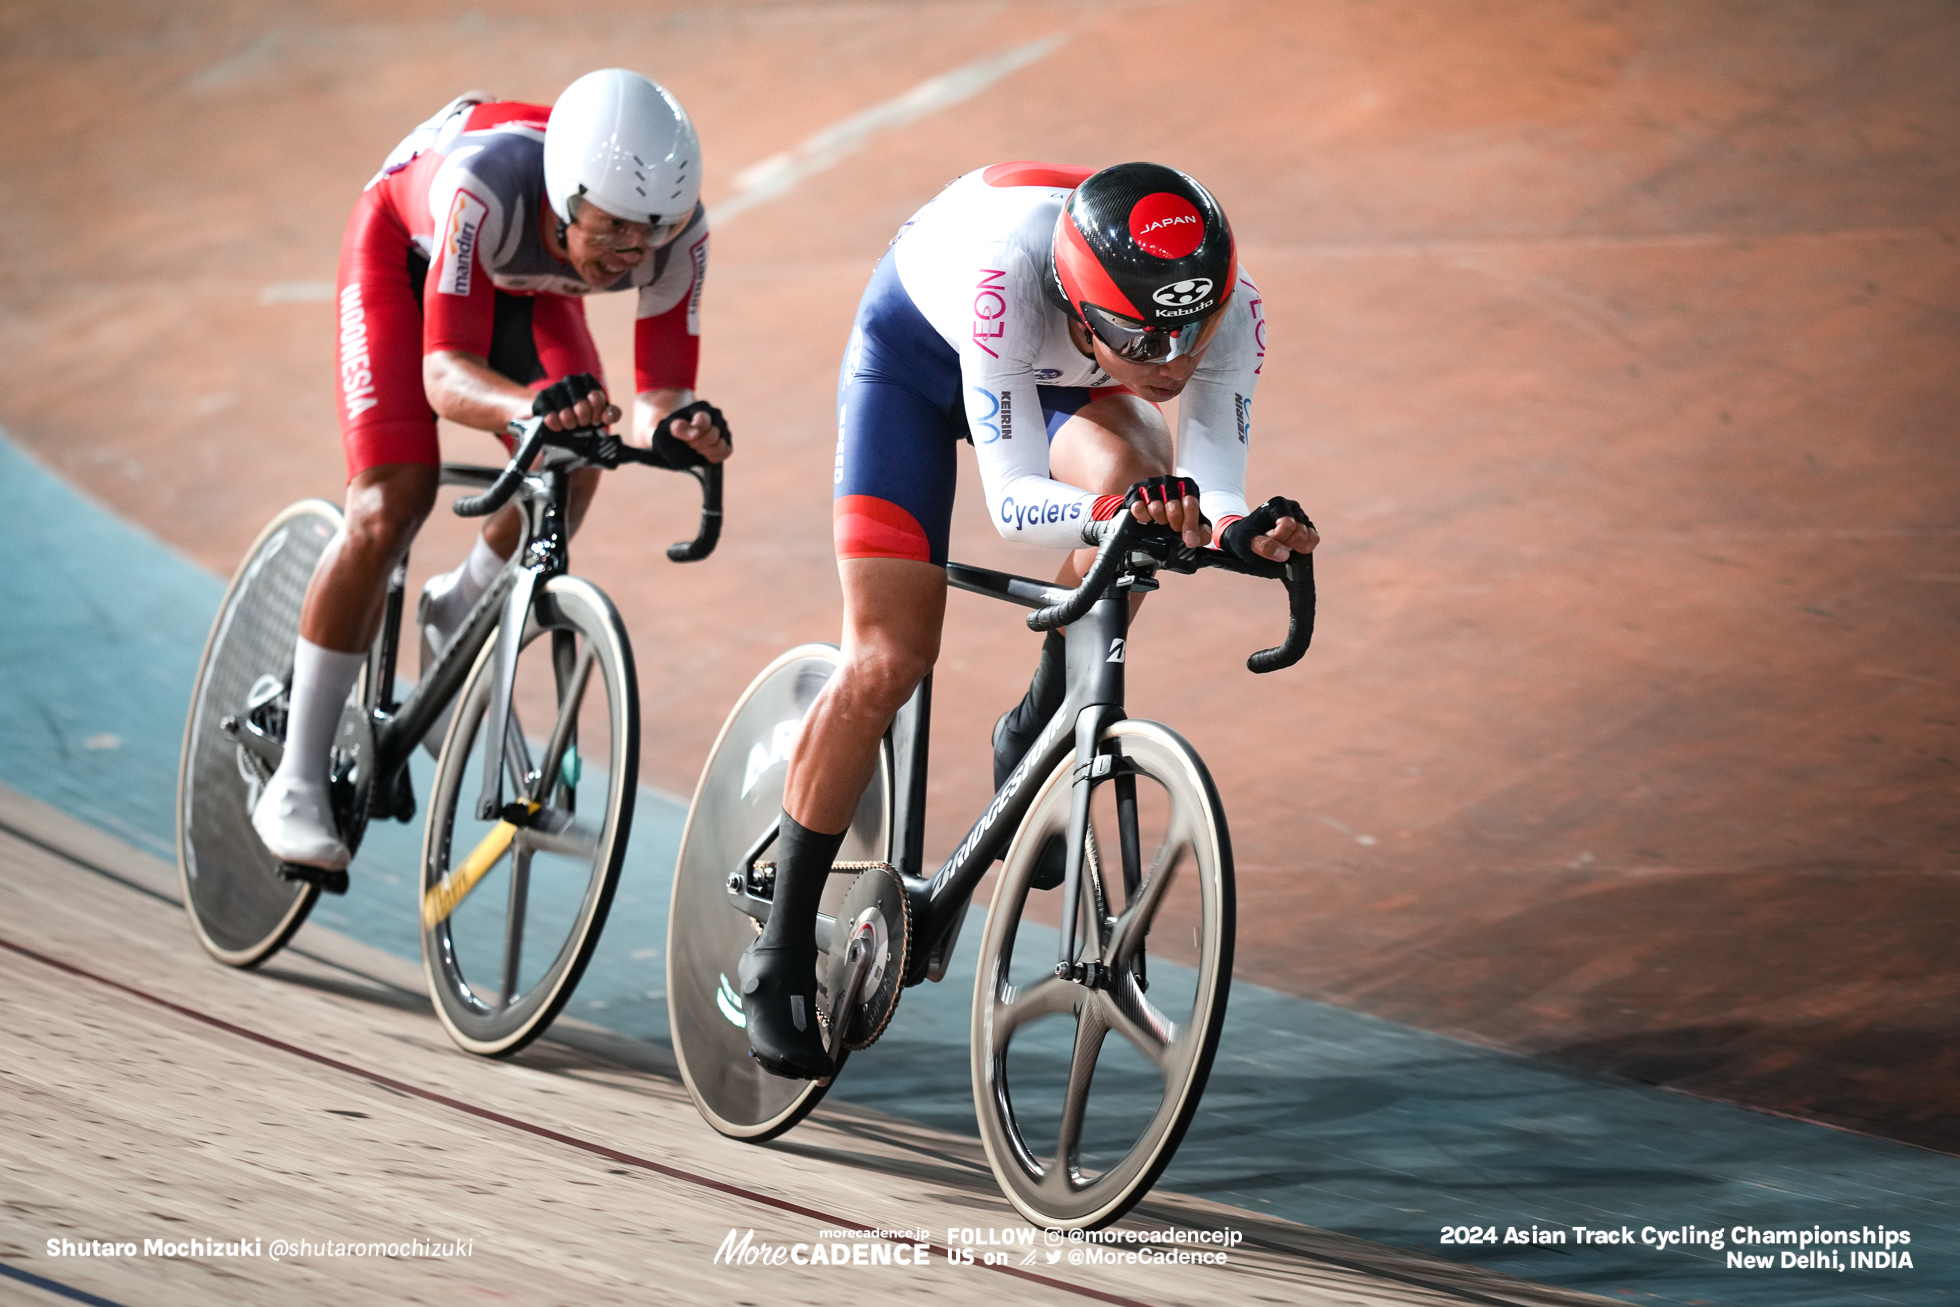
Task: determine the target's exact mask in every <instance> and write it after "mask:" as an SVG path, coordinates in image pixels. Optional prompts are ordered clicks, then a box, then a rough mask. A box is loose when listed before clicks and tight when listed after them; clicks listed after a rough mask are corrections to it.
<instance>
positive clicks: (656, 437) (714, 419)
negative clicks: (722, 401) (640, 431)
mask: <svg viewBox="0 0 1960 1307" xmlns="http://www.w3.org/2000/svg"><path fill="white" fill-rule="evenodd" d="M697 413H706V414H707V415H708V421H709V422H710V423H711V424H713V426H714V429H715V434H717V435H719V436H720V437H721V438H722V439H723V440H724V441H726V442H727V443H728V444H730V445H731V446H732V445H733V444H734V443H735V437H734V436H731V435H730V434H728V419H727V418H724V417H723V416H722V415H721V410H720V409H718V408H716V407H715V406H714V405H713V404H710V403H709V402H708V401H707V400H705V399H697V400H695V401H694V402H693V403H692V404H683V405H682V406H681V407H679V408H677V409H675V410H674V411H673V412H672V413H669V414H668V415H667V416H666V417H664V418H662V419H661V420H660V424H659V425H658V426H656V427H655V428H654V430H653V452H654V453H656V454H658V455H660V458H661V460H662V461H663V462H665V463H666V464H667V466H668V467H671V468H675V469H679V468H684V467H706V466H708V460H707V459H705V458H703V457H701V455H700V454H698V453H696V452H695V449H694V446H692V445H690V444H688V443H687V442H686V441H685V440H682V439H680V438H679V437H678V436H675V435H674V434H673V432H672V428H671V427H670V426H669V424H670V423H672V422H673V421H674V419H675V418H679V419H680V420H681V421H683V422H686V421H688V420H689V419H691V418H693V417H694V416H695V414H697Z"/></svg>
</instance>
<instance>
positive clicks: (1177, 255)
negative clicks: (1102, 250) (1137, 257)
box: [1130, 191, 1205, 259]
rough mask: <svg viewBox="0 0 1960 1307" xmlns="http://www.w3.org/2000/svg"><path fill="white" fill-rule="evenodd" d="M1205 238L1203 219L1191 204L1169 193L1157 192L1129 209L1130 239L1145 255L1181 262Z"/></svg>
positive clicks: (1181, 197)
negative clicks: (1179, 260)
mask: <svg viewBox="0 0 1960 1307" xmlns="http://www.w3.org/2000/svg"><path fill="white" fill-rule="evenodd" d="M1204 238H1205V220H1204V218H1202V217H1201V216H1199V213H1198V211H1197V209H1195V208H1193V207H1192V205H1191V201H1189V200H1187V199H1185V198H1184V197H1183V196H1182V195H1172V194H1171V193H1170V192H1169V191H1157V192H1155V193H1154V194H1151V195H1146V196H1144V197H1143V198H1142V199H1140V200H1138V201H1137V202H1136V204H1135V206H1133V207H1132V208H1131V209H1130V239H1131V240H1134V241H1135V242H1136V243H1137V245H1138V247H1139V248H1141V249H1142V250H1143V252H1144V253H1145V254H1154V255H1156V256H1157V257H1158V258H1160V259H1181V258H1183V257H1184V256H1185V255H1187V254H1189V253H1190V252H1191V251H1192V250H1195V249H1197V248H1198V243H1199V242H1200V241H1202V240H1204Z"/></svg>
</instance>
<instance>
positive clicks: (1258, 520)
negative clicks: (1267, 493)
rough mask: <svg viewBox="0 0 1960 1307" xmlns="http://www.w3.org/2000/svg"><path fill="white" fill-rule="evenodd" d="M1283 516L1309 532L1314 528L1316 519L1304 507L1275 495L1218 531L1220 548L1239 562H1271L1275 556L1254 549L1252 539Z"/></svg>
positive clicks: (1276, 524)
mask: <svg viewBox="0 0 1960 1307" xmlns="http://www.w3.org/2000/svg"><path fill="white" fill-rule="evenodd" d="M1282 517H1290V518H1292V519H1293V520H1294V521H1295V522H1298V523H1299V524H1300V525H1302V526H1304V527H1306V528H1307V529H1308V530H1310V531H1311V530H1313V529H1314V525H1313V519H1312V518H1310V517H1308V516H1307V512H1306V510H1305V509H1303V508H1301V507H1300V505H1299V504H1297V503H1295V502H1294V501H1293V500H1291V499H1287V498H1285V497H1284V496H1281V495H1274V496H1273V497H1272V498H1271V499H1268V500H1267V501H1266V502H1265V503H1263V504H1261V505H1259V507H1257V508H1255V509H1253V510H1252V511H1251V512H1250V513H1247V514H1246V515H1245V516H1244V517H1242V518H1240V519H1239V520H1238V521H1236V522H1229V523H1227V524H1226V526H1225V529H1224V530H1223V531H1221V532H1219V533H1218V544H1219V547H1220V548H1221V549H1223V550H1224V551H1225V552H1226V553H1228V554H1230V555H1231V556H1232V557H1234V558H1236V559H1238V560H1239V561H1240V562H1244V563H1251V562H1267V563H1270V562H1271V561H1272V559H1270V558H1262V557H1261V556H1260V555H1258V554H1255V553H1254V552H1252V542H1253V541H1254V540H1256V539H1258V538H1259V537H1260V536H1262V535H1265V534H1266V532H1268V531H1270V530H1272V529H1273V528H1274V527H1276V526H1278V525H1279V520H1280V519H1281V518H1282Z"/></svg>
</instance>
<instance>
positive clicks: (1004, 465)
mask: <svg viewBox="0 0 1960 1307" xmlns="http://www.w3.org/2000/svg"><path fill="white" fill-rule="evenodd" d="M988 253H989V254H991V255H992V256H993V257H992V258H990V259H987V260H984V261H983V263H982V264H981V266H979V267H978V268H976V269H975V270H974V272H973V277H972V280H971V284H972V285H974V286H978V287H982V290H981V291H980V292H979V293H975V294H973V295H972V296H971V298H972V300H973V304H974V309H973V313H974V317H973V320H972V322H971V323H969V324H967V325H968V330H966V331H963V332H961V333H959V335H958V337H957V341H958V348H959V355H960V383H961V385H960V391H961V396H962V398H963V399H964V401H965V404H966V422H967V430H968V432H969V433H970V434H971V436H972V438H973V452H974V454H975V456H976V457H977V459H978V462H979V464H980V484H981V487H982V488H983V489H984V490H985V492H986V496H987V515H988V516H989V517H990V518H992V519H993V524H994V529H995V530H996V531H998V532H1000V534H1001V536H1002V538H1003V539H1007V540H1013V541H1015V542H1017V543H1019V544H1029V545H1041V546H1043V547H1045V548H1051V549H1077V548H1080V547H1081V545H1082V540H1083V536H1082V530H1083V528H1084V527H1085V526H1087V525H1088V524H1089V522H1090V520H1091V512H1092V510H1093V508H1094V506H1095V503H1096V496H1095V495H1093V494H1091V493H1090V492H1089V491H1087V490H1083V489H1082V488H1081V487H1079V486H1071V485H1067V484H1065V483H1063V482H1060V481H1056V480H1054V479H1053V478H1051V477H1050V476H1049V475H1048V431H1047V426H1046V424H1045V422H1044V421H1043V419H1042V413H1041V395H1040V393H1039V391H1038V389H1037V386H1038V383H1037V381H1036V378H1035V374H1034V369H1033V364H1032V362H1031V359H1032V357H1033V355H1034V353H1035V351H1036V350H1038V349H1039V348H1040V347H1041V344H1042V342H1043V341H1044V340H1045V339H1046V333H1047V332H1048V331H1049V330H1050V327H1051V323H1050V318H1051V316H1052V315H1054V314H1055V312H1056V311H1055V309H1054V308H1052V307H1051V306H1050V305H1049V304H1048V302H1047V300H1046V299H1045V297H1043V295H1042V293H1041V289H1040V283H1039V282H1038V281H1037V280H1036V272H1035V269H1034V268H1033V267H1032V266H1031V265H1030V263H1029V260H1028V258H1027V257H1026V256H1025V255H1023V254H1021V253H1020V252H1018V251H1016V250H1014V249H1013V248H1012V247H1010V246H1008V245H1005V244H1002V245H997V246H994V247H992V248H991V249H990V250H989V251H988ZM1200 484H1202V483H1200Z"/></svg>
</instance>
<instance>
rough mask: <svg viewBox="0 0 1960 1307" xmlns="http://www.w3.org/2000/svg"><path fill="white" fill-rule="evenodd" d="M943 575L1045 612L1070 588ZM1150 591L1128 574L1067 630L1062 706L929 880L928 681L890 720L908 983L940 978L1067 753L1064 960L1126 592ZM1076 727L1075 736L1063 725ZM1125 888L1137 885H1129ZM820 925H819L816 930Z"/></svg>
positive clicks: (1120, 661) (1116, 715)
mask: <svg viewBox="0 0 1960 1307" xmlns="http://www.w3.org/2000/svg"><path fill="white" fill-rule="evenodd" d="M946 579H947V582H948V583H949V584H951V585H952V586H953V587H954V588H956V589H960V590H967V591H970V592H972V593H974V594H980V595H987V596H989V597H991V598H995V599H1004V600H1006V601H1008V602H1010V603H1016V604H1020V605H1022V606H1023V607H1027V608H1046V607H1049V606H1051V605H1054V604H1057V603H1060V602H1061V601H1062V600H1064V599H1066V598H1067V597H1068V595H1069V593H1070V592H1069V591H1067V590H1065V589H1061V588H1059V587H1057V586H1053V585H1049V584H1047V583H1045V582H1041V581H1035V580H1031V579H1030V578H1028V577H1024V576H1014V575H1011V574H1009V573H1006V572H994V571H989V570H988V569H986V568H982V567H968V566H966V565H965V564H962V563H948V564H947V565H946ZM1155 585H1156V581H1155V579H1154V578H1152V577H1150V576H1148V575H1147V574H1136V573H1128V574H1125V575H1123V576H1121V577H1118V578H1117V579H1116V580H1115V581H1114V582H1112V583H1111V584H1110V585H1109V586H1108V587H1107V588H1106V589H1105V590H1104V592H1103V594H1102V595H1101V597H1100V598H1098V599H1097V600H1096V602H1095V604H1094V605H1093V606H1092V607H1091V608H1090V610H1089V612H1088V613H1087V615H1085V616H1084V617H1082V618H1081V619H1079V620H1078V621H1076V622H1075V623H1074V624H1072V625H1071V626H1070V627H1069V628H1068V630H1067V633H1066V636H1067V642H1068V643H1067V647H1068V664H1067V666H1068V689H1067V693H1066V695H1065V696H1064V699H1063V703H1062V706H1061V707H1060V708H1059V709H1057V710H1056V712H1055V715H1054V716H1053V717H1051V718H1049V720H1048V724H1047V725H1046V726H1044V727H1042V730H1041V734H1040V736H1039V737H1037V738H1036V740H1035V742H1034V744H1033V745H1031V746H1030V747H1029V749H1028V752H1027V753H1026V754H1025V755H1024V756H1023V757H1022V758H1021V760H1020V762H1018V763H1016V764H1015V766H1014V770H1013V771H1012V772H1010V773H1009V774H1008V776H1007V779H1006V781H1005V782H1003V783H1002V785H1001V787H1000V789H999V790H998V791H997V792H996V793H995V794H994V797H993V799H992V800H991V801H990V802H989V803H988V804H987V806H986V808H985V809H984V810H983V811H982V812H981V814H980V816H979V817H978V818H977V819H976V820H975V821H974V823H973V825H972V826H971V827H970V828H969V829H968V831H967V833H966V837H965V838H964V839H962V840H961V841H960V842H959V844H958V846H956V847H955V848H954V850H953V853H952V856H950V857H948V858H947V859H946V861H945V862H944V863H943V864H942V865H941V866H940V868H939V870H938V871H937V872H935V873H934V874H933V875H932V876H931V877H930V878H928V877H926V876H925V874H924V866H923V863H924V848H925V808H926V761H927V752H928V747H927V746H928V743H929V735H930V726H931V718H932V677H931V676H927V677H926V678H925V679H924V680H923V681H921V682H920V683H919V688H918V689H917V690H915V691H914V692H913V694H912V697H911V698H910V699H909V700H907V701H906V703H905V706H904V707H902V708H900V709H899V711H898V715H897V717H896V718H894V719H893V721H892V726H891V731H890V733H889V736H888V738H889V740H890V744H891V775H892V800H893V802H892V851H893V855H894V856H893V861H894V864H895V865H896V867H897V868H898V872H899V878H900V880H901V881H902V882H903V884H904V886H905V894H906V897H907V898H908V899H909V900H910V901H911V907H912V921H913V938H914V940H915V942H916V944H917V945H918V946H919V947H918V948H917V951H916V952H915V953H914V957H915V958H917V959H919V961H918V962H916V963H915V964H914V965H913V967H912V968H911V971H912V974H910V975H908V976H907V983H908V984H915V983H917V982H918V981H919V980H922V979H928V978H930V979H933V980H937V979H938V978H939V977H940V976H942V975H944V974H945V970H946V966H947V964H948V963H949V962H950V960H951V956H952V952H953V949H954V947H955V945H957V944H958V942H959V931H960V926H961V924H962V923H963V922H964V921H965V919H966V910H967V908H968V907H969V906H970V905H971V903H972V899H973V891H974V889H975V888H976V887H977V886H978V885H979V884H980V881H981V879H982V878H983V877H984V876H985V875H986V874H987V869H988V868H989V867H990V866H992V865H993V862H994V859H995V858H996V857H998V856H999V855H1000V853H1001V852H1002V850H1003V849H1005V847H1006V846H1007V843H1008V841H1009V840H1011V839H1012V838H1013V836H1014V833H1015V831H1017V830H1019V829H1020V825H1021V821H1022V819H1023V818H1024V817H1026V816H1027V812H1028V808H1029V807H1030V805H1032V804H1033V802H1034V796H1035V792H1036V790H1037V788H1038V787H1039V784H1040V782H1041V781H1042V780H1043V779H1044V778H1045V777H1047V775H1048V774H1049V773H1050V772H1051V771H1053V770H1054V768H1055V765H1056V764H1057V763H1058V762H1060V761H1061V759H1062V758H1063V756H1064V755H1066V754H1069V753H1073V754H1074V756H1075V758H1076V760H1077V766H1076V769H1075V778H1074V802H1073V806H1072V809H1071V812H1070V816H1069V832H1070V838H1069V840H1068V862H1067V872H1066V875H1065V878H1064V880H1063V882H1062V894H1063V899H1062V921H1063V923H1064V927H1063V931H1062V935H1063V938H1062V944H1061V956H1060V958H1059V960H1058V961H1059V962H1061V963H1067V962H1068V961H1069V959H1070V958H1071V956H1072V955H1073V953H1074V934H1075V931H1074V922H1075V920H1076V917H1077V913H1076V912H1075V911H1074V905H1075V904H1076V903H1077V902H1078V899H1079V895H1080V892H1081V889H1080V887H1081V883H1082V848H1083V841H1082V839H1081V835H1082V831H1083V828H1084V827H1085V826H1086V825H1087V823H1088V816H1089V790H1090V785H1091V783H1092V781H1093V780H1094V779H1095V778H1096V777H1098V776H1100V775H1102V774H1104V773H1105V772H1106V771H1107V770H1108V768H1106V767H1105V768H1103V770H1102V771H1098V769H1097V764H1098V761H1099V760H1098V759H1097V757H1096V741H1097V738H1098V737H1099V736H1101V734H1102V733H1103V732H1104V731H1105V730H1107V729H1108V728H1109V726H1110V725H1111V724H1112V723H1115V722H1118V721H1121V720H1122V719H1123V717H1124V716H1125V714H1124V710H1123V689H1124V686H1123V668H1124V666H1125V660H1126V658H1127V651H1128V646H1129V626H1130V603H1129V596H1130V594H1131V593H1132V591H1138V592H1141V591H1143V590H1146V589H1152V588H1154V587H1155ZM1071 724H1073V727H1074V730H1073V737H1072V738H1071V732H1070V726H1071ZM1126 853H1127V854H1128V855H1129V856H1127V857H1126V859H1125V863H1126V866H1125V871H1126V880H1128V879H1131V872H1132V868H1131V867H1130V865H1129V864H1131V863H1133V862H1134V852H1133V851H1130V850H1126ZM1129 888H1131V889H1134V886H1130V887H1129ZM821 925H822V923H819V927H820V930H821Z"/></svg>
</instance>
